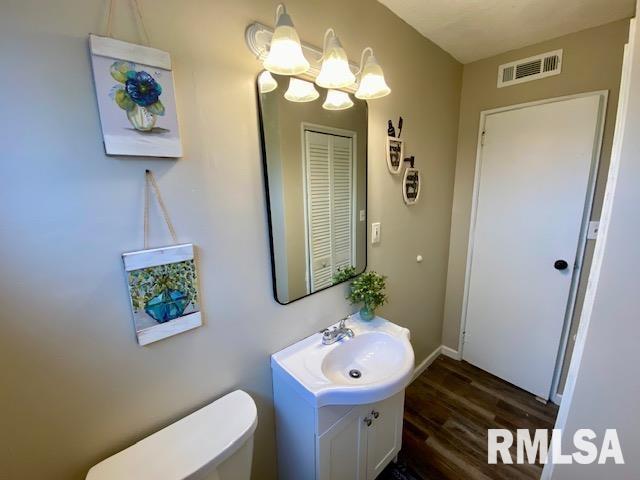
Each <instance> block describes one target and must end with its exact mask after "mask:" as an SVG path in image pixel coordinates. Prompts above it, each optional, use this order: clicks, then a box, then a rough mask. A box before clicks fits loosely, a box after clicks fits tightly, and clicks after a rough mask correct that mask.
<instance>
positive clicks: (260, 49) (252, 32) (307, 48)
mask: <svg viewBox="0 0 640 480" xmlns="http://www.w3.org/2000/svg"><path fill="white" fill-rule="evenodd" d="M273 30H274V29H273V27H270V26H268V25H264V24H262V23H260V22H254V23H251V24H249V25H247V29H246V30H245V42H246V44H247V48H248V49H249V50H250V51H251V53H253V54H254V55H255V57H256V58H257V59H258V60H260V61H262V60H264V58H265V57H266V56H267V53H268V51H269V45H270V43H271V37H272V36H273ZM301 44H302V51H303V52H304V54H305V57H307V59H308V60H309V61H310V63H311V67H310V68H309V70H308V71H307V72H306V73H304V74H302V75H300V77H301V78H304V79H306V80H309V81H312V82H313V81H314V80H315V78H316V77H317V76H318V74H319V73H320V65H321V63H322V60H321V59H322V56H323V54H324V52H323V50H321V49H320V48H318V47H317V46H315V45H312V44H310V43H306V42H304V41H302V42H301ZM349 66H350V67H351V70H353V71H355V70H357V69H358V65H356V64H355V63H352V62H350V63H349ZM342 90H345V91H347V92H350V93H354V92H355V91H356V86H355V85H353V86H349V87H347V88H343V89H342Z"/></svg>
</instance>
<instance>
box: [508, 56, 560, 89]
mask: <svg viewBox="0 0 640 480" xmlns="http://www.w3.org/2000/svg"><path fill="white" fill-rule="evenodd" d="M561 71H562V50H555V51H553V52H547V53H543V54H541V55H536V56H534V57H529V58H523V59H521V60H516V61H515V62H509V63H505V64H503V65H500V66H499V67H498V88H502V87H508V86H509V85H515V84H517V83H524V82H530V81H532V80H538V79H540V78H544V77H550V76H551V75H558V74H559V73H560V72H561Z"/></svg>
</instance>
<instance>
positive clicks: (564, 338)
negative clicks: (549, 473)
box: [458, 90, 609, 403]
mask: <svg viewBox="0 0 640 480" xmlns="http://www.w3.org/2000/svg"><path fill="white" fill-rule="evenodd" d="M592 96H595V97H599V98H600V113H599V118H598V126H597V131H596V135H595V138H594V142H595V145H594V147H595V148H594V154H593V157H592V159H591V167H590V170H589V183H588V185H587V196H586V200H585V206H584V210H583V215H582V222H581V227H580V237H579V239H578V249H577V254H576V262H575V265H574V268H573V273H572V277H571V287H570V289H569V299H568V302H567V309H566V311H565V315H564V321H563V327H562V334H561V337H560V347H559V350H558V353H557V358H556V366H555V369H554V373H553V380H552V383H551V392H550V395H549V398H550V399H551V400H552V401H553V402H554V403H559V399H558V397H557V390H558V384H559V382H560V374H561V372H562V365H563V360H564V353H565V351H566V348H567V343H568V340H569V330H570V327H571V319H572V317H573V314H574V311H575V306H576V299H577V294H578V285H579V280H580V274H581V272H582V263H583V261H584V252H585V248H586V244H587V230H588V226H589V221H590V220H591V213H592V210H593V199H594V194H595V186H596V180H597V177H598V167H599V165H600V155H601V152H602V140H603V136H604V122H605V117H606V113H607V102H608V99H609V91H608V90H596V91H592V92H584V93H578V94H574V95H565V96H562V97H553V98H547V99H543V100H536V101H533V102H526V103H519V104H516V105H509V106H506V107H499V108H493V109H490V110H483V111H481V112H480V124H479V128H478V143H477V147H476V162H475V172H474V180H473V195H472V199H471V215H470V224H469V239H468V243H467V261H466V267H465V276H464V290H463V294H462V295H463V296H462V311H461V315H460V333H459V338H458V354H459V357H460V359H462V358H463V356H464V355H463V349H464V335H465V330H466V326H467V306H468V300H469V278H470V274H471V263H472V260H473V244H474V240H475V227H476V217H477V208H478V198H479V195H480V173H481V169H482V150H483V149H482V147H483V134H484V129H485V124H486V120H487V117H488V116H489V115H493V114H496V113H503V112H508V111H510V110H519V109H523V108H527V107H535V106H538V105H545V104H548V103H555V102H562V101H566V100H573V99H576V98H584V97H592Z"/></svg>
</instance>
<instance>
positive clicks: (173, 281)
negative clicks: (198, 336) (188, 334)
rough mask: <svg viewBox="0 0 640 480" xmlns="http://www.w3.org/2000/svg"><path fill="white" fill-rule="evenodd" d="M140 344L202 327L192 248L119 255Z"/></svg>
mask: <svg viewBox="0 0 640 480" xmlns="http://www.w3.org/2000/svg"><path fill="white" fill-rule="evenodd" d="M122 258H123V260H124V269H125V272H126V276H127V285H128V287H129V296H130V299H131V310H132V312H133V324H134V327H135V330H136V336H137V337H138V343H139V344H140V345H147V344H149V343H152V342H156V341H158V340H162V339H163V338H167V337H170V336H172V335H176V334H178V333H182V332H185V331H187V330H191V329H192V328H196V327H199V326H200V325H202V318H201V315H200V296H199V293H198V277H197V273H196V265H195V261H194V258H193V245H191V244H184V245H175V246H171V247H163V248H154V249H150V250H141V251H138V252H131V253H125V254H123V255H122Z"/></svg>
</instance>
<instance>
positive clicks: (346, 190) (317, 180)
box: [304, 130, 355, 292]
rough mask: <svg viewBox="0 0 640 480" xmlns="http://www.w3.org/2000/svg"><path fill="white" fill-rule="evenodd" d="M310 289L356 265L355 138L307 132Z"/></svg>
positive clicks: (318, 288) (322, 286) (331, 279)
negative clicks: (354, 253)
mask: <svg viewBox="0 0 640 480" xmlns="http://www.w3.org/2000/svg"><path fill="white" fill-rule="evenodd" d="M304 138H305V162H306V164H305V171H306V195H307V223H308V232H307V238H308V248H307V250H308V252H309V258H308V269H309V279H310V290H311V292H315V291H317V290H320V289H321V288H325V287H329V286H331V285H332V284H333V275H334V274H335V273H336V272H337V271H338V269H339V268H344V267H346V266H349V265H353V264H354V255H353V223H354V218H353V204H354V198H353V197H354V194H355V188H354V185H353V179H354V175H353V163H354V158H353V139H352V138H351V137H345V136H341V135H331V134H328V133H322V132H316V131H311V130H306V131H305V137H304Z"/></svg>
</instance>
